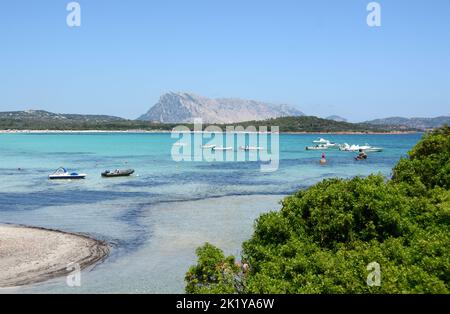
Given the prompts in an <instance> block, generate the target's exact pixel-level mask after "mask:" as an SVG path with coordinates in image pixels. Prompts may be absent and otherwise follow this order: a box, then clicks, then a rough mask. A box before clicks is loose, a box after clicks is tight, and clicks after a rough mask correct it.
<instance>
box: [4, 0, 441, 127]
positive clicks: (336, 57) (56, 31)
mask: <svg viewBox="0 0 450 314" xmlns="http://www.w3.org/2000/svg"><path fill="white" fill-rule="evenodd" d="M69 2H70V1H62V0H40V1H25V0H14V1H12V0H10V1H6V0H5V1H2V2H1V3H0V111H6V110H23V109H29V108H33V109H45V110H49V111H53V112H65V113H100V114H112V115H118V116H123V117H127V118H136V117H137V116H139V115H140V114H142V113H144V112H145V111H147V110H148V109H149V108H150V107H151V106H152V105H153V104H154V103H156V102H157V101H158V98H159V96H160V95H161V94H162V93H164V92H167V91H186V92H194V93H197V94H200V95H204V96H208V97H240V98H248V99H255V100H262V101H268V102H274V103H288V104H292V105H296V106H297V107H299V108H300V109H301V110H303V111H304V112H305V113H307V114H311V115H318V116H327V115H331V114H339V115H342V116H344V117H347V118H349V119H350V120H352V121H361V120H366V119H372V118H379V117H386V116H395V115H401V116H408V117H411V116H437V115H446V114H450V109H449V108H450V1H448V0H433V1H425V0H411V1H406V0H395V1H394V0H389V1H387V0H384V1H378V2H379V3H380V5H381V9H382V20H381V22H382V25H381V27H379V28H370V27H368V26H367V24H366V16H367V14H368V12H367V11H366V5H367V4H368V3H369V2H370V1H362V0H345V1H343V0H341V1H334V0H329V1H325V0H314V1H313V0H310V1H300V0H292V1H291V0H279V1H275V0H270V1H268V0H239V1H237V0H160V1H152V0H146V1H144V0H143V1H138V0H128V1H124V0H121V1H118V0H109V1H106V0H79V1H78V2H79V3H80V5H81V27H79V28H69V27H68V26H67V24H66V16H67V14H68V12H67V11H66V5H67V3H69Z"/></svg>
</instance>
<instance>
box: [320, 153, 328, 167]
mask: <svg viewBox="0 0 450 314" xmlns="http://www.w3.org/2000/svg"><path fill="white" fill-rule="evenodd" d="M326 162H327V159H326V158H325V153H322V159H321V160H320V163H321V164H322V165H323V164H325V163H326Z"/></svg>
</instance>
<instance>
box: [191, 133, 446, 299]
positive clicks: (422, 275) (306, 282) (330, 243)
mask: <svg viewBox="0 0 450 314" xmlns="http://www.w3.org/2000/svg"><path fill="white" fill-rule="evenodd" d="M449 130H450V128H449V127H447V126H446V127H443V128H442V129H439V130H436V131H434V132H432V133H430V134H427V135H426V136H425V137H424V139H423V140H421V141H420V142H419V143H418V144H417V145H416V146H415V147H414V148H413V149H412V150H411V152H410V153H409V158H408V159H402V160H401V161H400V162H399V163H398V165H397V166H396V167H395V168H394V175H393V179H392V180H391V181H388V182H386V180H385V178H383V177H382V176H381V175H371V176H369V177H367V178H358V177H357V178H353V179H350V180H343V179H329V180H324V181H322V182H320V183H318V184H316V185H314V186H312V187H310V188H308V189H306V190H304V191H298V192H297V193H295V194H294V195H292V196H290V197H287V198H286V199H285V200H284V201H283V202H282V205H283V206H282V209H281V210H280V211H279V212H270V213H267V214H263V215H261V217H260V218H259V219H258V220H257V221H256V223H255V232H254V234H253V236H252V237H251V239H249V240H248V241H246V242H245V243H244V244H243V256H242V258H243V260H244V261H245V262H246V263H248V264H249V265H250V270H249V272H247V273H245V274H244V273H242V272H239V270H238V269H237V268H233V266H232V265H234V264H233V263H234V259H233V258H232V257H229V258H228V259H225V258H224V256H223V253H222V252H221V251H220V250H219V249H217V248H214V247H212V246H208V247H205V248H203V249H200V251H199V252H198V255H199V262H198V265H197V266H193V267H191V270H190V271H189V272H188V275H187V276H186V280H187V287H186V291H187V292H193V293H196V292H212V293H216V292H217V293H222V292H232V293H233V292H234V293H236V292H245V293H450V232H449V230H450V191H449V185H450V182H449V181H450V177H449V155H450V142H449V141H450V131H449ZM372 262H376V263H378V264H379V265H380V267H381V285H380V286H369V285H368V284H367V276H368V274H369V271H368V270H367V265H368V264H370V263H372ZM223 265H227V266H226V267H228V268H230V269H233V271H231V273H233V276H234V277H233V279H230V277H221V275H220V274H221V272H220V271H218V269H221V268H220V267H222V266H223ZM192 274H195V275H194V276H193V275H192ZM237 277H240V279H239V280H237V279H236V278H237ZM199 278H201V279H199ZM236 280H237V281H238V282H240V283H241V285H236V284H234V283H235V282H236Z"/></svg>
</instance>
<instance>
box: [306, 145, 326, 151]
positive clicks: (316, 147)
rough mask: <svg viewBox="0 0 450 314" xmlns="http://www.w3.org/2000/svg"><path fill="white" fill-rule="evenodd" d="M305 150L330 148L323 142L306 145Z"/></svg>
mask: <svg viewBox="0 0 450 314" xmlns="http://www.w3.org/2000/svg"><path fill="white" fill-rule="evenodd" d="M305 148H306V150H324V149H328V148H330V146H327V145H325V144H321V145H314V146H306V147H305Z"/></svg>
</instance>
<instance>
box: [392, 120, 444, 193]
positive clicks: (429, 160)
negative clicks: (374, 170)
mask: <svg viewBox="0 0 450 314" xmlns="http://www.w3.org/2000/svg"><path fill="white" fill-rule="evenodd" d="M393 180H394V181H396V182H407V183H410V184H414V185H417V184H418V183H419V184H423V185H424V186H426V187H427V188H433V187H436V186H439V187H442V188H446V189H448V188H450V127H449V126H444V127H442V128H440V129H437V130H435V131H434V132H433V133H432V134H430V135H429V136H428V137H427V138H426V140H423V141H420V142H419V143H418V144H417V145H416V146H415V147H414V148H413V149H412V150H411V151H410V152H409V158H408V159H402V160H400V162H399V163H398V164H397V166H396V167H395V168H394V176H393Z"/></svg>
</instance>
